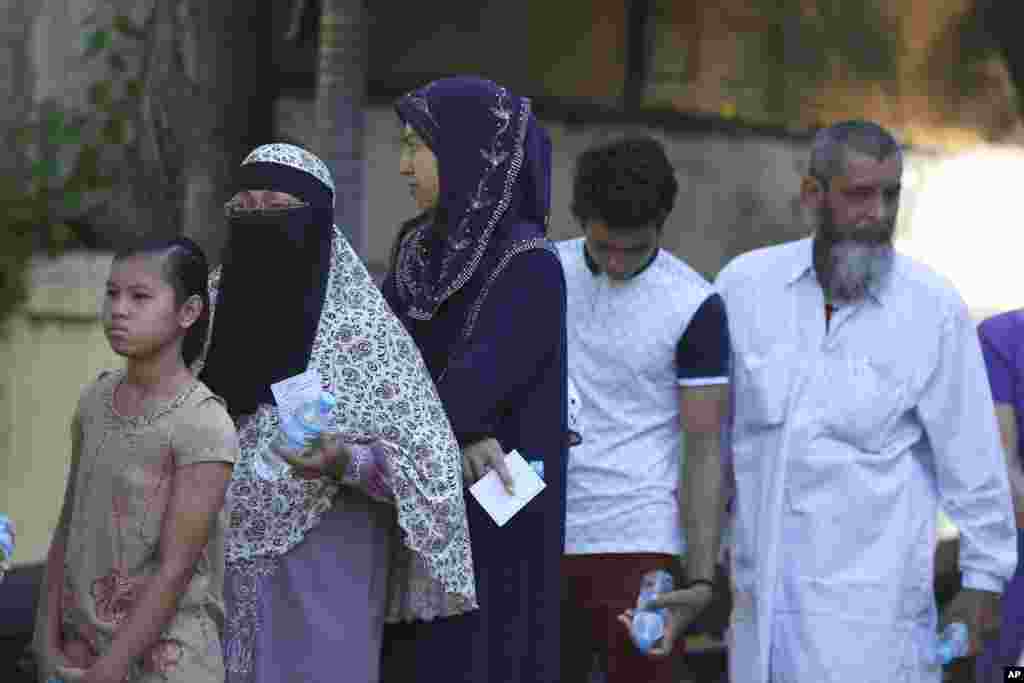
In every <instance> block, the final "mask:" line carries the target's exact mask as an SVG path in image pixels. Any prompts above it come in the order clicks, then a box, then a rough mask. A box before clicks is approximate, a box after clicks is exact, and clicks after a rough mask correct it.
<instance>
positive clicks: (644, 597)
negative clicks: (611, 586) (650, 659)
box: [632, 569, 673, 652]
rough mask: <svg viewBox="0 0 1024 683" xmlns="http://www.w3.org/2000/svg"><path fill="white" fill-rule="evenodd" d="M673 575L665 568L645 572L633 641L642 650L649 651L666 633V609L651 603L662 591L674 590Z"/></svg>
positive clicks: (637, 605) (634, 614)
mask: <svg viewBox="0 0 1024 683" xmlns="http://www.w3.org/2000/svg"><path fill="white" fill-rule="evenodd" d="M672 585H673V583H672V575H671V574H669V573H668V572H667V571H665V570H664V569H658V570H655V571H650V572H647V573H646V574H644V578H643V580H642V581H641V582H640V597H639V598H637V601H636V611H635V612H634V613H633V627H632V636H633V642H634V643H636V646H637V647H638V648H639V649H640V650H641V651H642V652H649V651H650V649H651V648H652V647H654V644H655V643H656V642H658V640H659V639H661V638H662V637H663V636H664V635H665V609H664V608H653V609H652V608H651V607H649V603H650V602H651V600H653V599H654V598H655V597H657V596H658V594H660V593H667V592H668V591H671V590H672Z"/></svg>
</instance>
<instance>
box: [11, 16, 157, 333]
mask: <svg viewBox="0 0 1024 683" xmlns="http://www.w3.org/2000/svg"><path fill="white" fill-rule="evenodd" d="M84 25H85V26H86V27H87V30H86V32H85V34H84V35H83V59H85V60H87V61H88V60H95V59H99V58H101V57H103V58H105V64H106V66H107V67H108V73H107V75H106V77H105V78H103V79H102V80H100V81H98V82H96V83H93V84H92V85H91V86H90V87H89V89H88V97H87V100H88V107H86V108H84V109H81V110H73V109H68V108H65V107H62V106H61V105H59V104H57V103H56V102H44V103H42V104H41V105H40V106H39V107H38V109H37V111H36V112H35V113H34V114H33V117H32V120H31V121H29V122H28V123H27V124H26V125H24V126H22V127H21V128H20V129H18V130H16V131H15V134H14V142H15V143H16V150H15V151H16V156H17V158H18V159H19V160H20V161H22V162H23V163H22V172H21V173H14V174H8V175H3V176H0V323H2V322H3V321H5V320H6V319H7V318H8V317H9V316H10V315H11V314H12V313H13V312H15V311H16V310H17V309H18V307H19V306H20V305H22V304H23V303H24V301H25V297H26V296H27V289H26V283H25V271H26V267H27V265H28V263H29V260H30V259H31V257H32V256H34V255H35V254H38V253H46V254H49V255H50V256H51V257H55V256H57V255H58V254H59V253H61V252H62V251H63V250H64V249H65V248H67V247H68V246H69V245H70V244H72V243H73V242H74V240H75V231H74V230H73V229H72V227H71V225H72V224H75V223H82V222H84V221H87V220H88V214H89V212H90V211H92V210H94V209H96V208H97V207H98V206H101V205H102V203H103V202H104V201H106V193H108V192H109V190H110V189H111V188H112V187H113V186H114V185H115V183H116V182H117V180H118V172H119V169H120V167H121V166H122V164H121V162H122V161H123V160H124V158H125V153H126V151H127V149H128V147H129V145H130V144H131V142H132V140H133V138H134V114H135V112H136V111H137V108H138V103H139V99H140V98H141V96H142V92H143V88H142V81H141V80H140V77H139V74H138V73H132V68H131V65H132V64H137V63H138V62H139V59H138V52H139V49H140V48H141V46H142V43H143V42H144V40H145V39H146V33H145V30H144V29H143V28H142V27H140V26H138V25H136V24H135V23H133V22H132V21H131V20H130V19H129V18H128V17H125V16H121V15H119V16H117V17H115V19H114V20H113V21H112V23H111V25H110V26H96V15H95V14H94V15H92V16H90V17H89V18H87V19H86V21H85V22H84Z"/></svg>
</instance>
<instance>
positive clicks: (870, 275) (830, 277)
mask: <svg viewBox="0 0 1024 683" xmlns="http://www.w3.org/2000/svg"><path fill="white" fill-rule="evenodd" d="M892 262H893V248H892V244H889V243H886V244H865V243H862V242H856V241H853V240H843V241H842V242H836V243H834V244H832V245H830V246H829V251H828V268H827V271H828V272H827V273H825V274H824V275H825V278H824V279H825V289H826V290H827V291H828V293H829V294H830V295H831V297H832V300H833V301H836V302H840V303H852V302H855V301H859V300H860V299H862V298H863V297H864V296H865V295H866V294H867V293H868V292H869V291H872V290H874V289H876V288H877V287H878V286H879V285H881V284H882V283H883V282H884V281H885V279H886V278H887V277H888V276H889V273H890V271H892Z"/></svg>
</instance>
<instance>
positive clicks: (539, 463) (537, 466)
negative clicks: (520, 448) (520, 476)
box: [526, 460, 544, 481]
mask: <svg viewBox="0 0 1024 683" xmlns="http://www.w3.org/2000/svg"><path fill="white" fill-rule="evenodd" d="M526 462H527V464H528V465H529V466H530V467H532V468H533V471H534V472H536V473H537V476H538V477H540V479H541V481H544V461H543V460H527V461H526Z"/></svg>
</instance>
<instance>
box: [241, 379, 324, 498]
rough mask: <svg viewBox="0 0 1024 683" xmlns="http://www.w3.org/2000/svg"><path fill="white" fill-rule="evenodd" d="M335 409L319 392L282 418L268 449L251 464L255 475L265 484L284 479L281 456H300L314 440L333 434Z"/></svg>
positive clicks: (287, 466) (286, 469)
mask: <svg viewBox="0 0 1024 683" xmlns="http://www.w3.org/2000/svg"><path fill="white" fill-rule="evenodd" d="M337 405H338V403H337V401H336V400H335V398H334V396H332V395H331V394H330V393H328V392H326V391H321V392H320V396H319V397H318V398H316V399H314V400H312V401H309V402H308V403H305V404H303V405H302V406H300V407H299V409H298V410H297V411H295V414H294V415H287V416H282V417H281V425H280V428H279V430H278V432H277V434H276V435H275V436H274V439H273V441H271V442H270V448H268V449H267V450H265V451H262V452H261V453H260V455H259V456H258V457H257V458H256V459H255V460H254V461H253V467H254V469H255V470H256V474H257V475H258V476H259V477H261V478H262V479H266V480H269V481H273V480H277V479H282V478H284V477H285V476H287V474H288V470H289V469H290V468H291V465H289V464H288V461H287V460H285V459H284V457H283V456H285V455H287V456H290V457H297V456H301V455H302V454H303V453H305V452H306V451H307V450H309V449H310V448H311V447H312V444H313V442H314V441H315V440H316V439H317V438H318V437H320V436H322V435H323V434H326V433H329V432H331V431H333V430H334V429H335V420H334V409H335V407H337Z"/></svg>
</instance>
